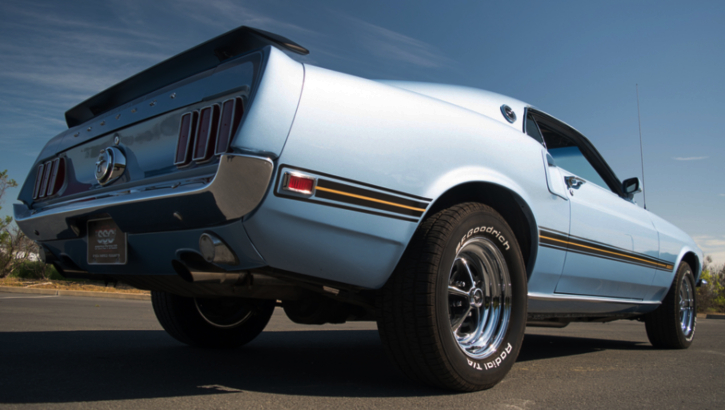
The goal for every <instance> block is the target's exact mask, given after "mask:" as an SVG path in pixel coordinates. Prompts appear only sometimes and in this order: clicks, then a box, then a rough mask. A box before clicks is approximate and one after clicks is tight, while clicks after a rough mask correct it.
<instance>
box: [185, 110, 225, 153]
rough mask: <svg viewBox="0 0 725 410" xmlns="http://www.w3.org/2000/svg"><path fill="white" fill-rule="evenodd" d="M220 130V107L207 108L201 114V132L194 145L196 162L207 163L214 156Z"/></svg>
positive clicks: (197, 134)
mask: <svg viewBox="0 0 725 410" xmlns="http://www.w3.org/2000/svg"><path fill="white" fill-rule="evenodd" d="M218 129H219V105H218V104H214V105H212V106H211V107H206V108H203V109H202V110H201V114H199V131H198V132H197V133H196V144H195V145H194V156H193V157H192V159H193V160H194V161H200V162H201V161H206V160H208V159H209V158H211V157H212V156H213V155H214V148H213V147H214V145H215V144H216V139H217V132H218Z"/></svg>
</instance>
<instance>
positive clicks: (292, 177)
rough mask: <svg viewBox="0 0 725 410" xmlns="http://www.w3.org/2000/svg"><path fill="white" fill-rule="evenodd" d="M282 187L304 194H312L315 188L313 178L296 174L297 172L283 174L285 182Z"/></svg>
mask: <svg viewBox="0 0 725 410" xmlns="http://www.w3.org/2000/svg"><path fill="white" fill-rule="evenodd" d="M283 188H284V189H286V190H288V191H292V192H297V193H300V194H305V195H312V192H313V191H314V189H315V178H312V177H308V176H304V175H297V174H289V173H288V174H285V184H284V185H283Z"/></svg>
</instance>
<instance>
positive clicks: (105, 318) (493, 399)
mask: <svg viewBox="0 0 725 410" xmlns="http://www.w3.org/2000/svg"><path fill="white" fill-rule="evenodd" d="M697 326H698V327H697V334H696V336H695V341H694V343H693V345H692V346H691V347H690V349H687V350H679V351H673V350H657V349H654V348H652V346H651V345H650V344H649V343H648V342H647V336H646V334H645V330H644V325H643V324H642V323H639V322H632V321H618V322H612V323H608V324H572V325H570V326H568V327H566V328H564V329H545V328H529V329H527V332H526V338H525V340H524V346H523V349H522V351H521V354H520V355H519V358H518V360H517V362H516V364H515V365H514V367H513V369H512V370H511V372H510V373H509V375H508V376H507V377H506V378H505V379H504V380H503V382H502V383H500V384H499V385H497V386H495V387H494V388H493V389H490V390H487V391H482V392H476V393H465V394H461V393H450V392H446V391H441V390H437V389H432V388H429V387H426V386H421V385H418V384H415V383H413V382H410V381H408V380H407V379H405V377H404V376H402V375H401V374H400V373H399V372H398V371H397V369H395V367H394V366H393V365H392V364H391V363H390V362H389V361H388V359H387V357H386V356H385V352H384V350H383V347H382V344H381V342H380V339H379V338H378V335H377V331H376V329H375V325H374V323H347V324H343V325H324V326H302V325H296V324H293V323H291V322H290V321H289V320H288V319H287V318H286V317H285V316H284V313H283V312H282V311H280V310H279V309H278V311H277V312H276V313H275V315H274V316H273V318H272V321H271V322H270V325H269V326H268V328H267V330H265V332H264V333H262V335H260V336H259V337H258V338H257V339H256V340H254V341H253V342H252V343H250V344H249V345H247V346H245V347H243V348H241V349H235V350H205V349H195V348H190V347H186V346H185V345H182V344H180V343H178V342H176V341H175V340H174V339H172V338H171V337H169V336H168V335H167V334H166V333H165V332H164V331H163V329H162V328H161V326H160V325H159V324H158V322H157V321H156V318H155V316H154V313H153V309H152V308H151V304H150V302H148V301H138V300H120V299H93V298H87V297H72V296H60V297H59V296H52V295H23V294H13V293H0V408H3V409H4V408H23V409H25V408H43V409H66V408H68V409H69V408H73V409H79V408H80V409H85V408H89V409H99V408H103V409H116V408H123V409H127V408H145V409H168V408H174V409H178V410H181V409H187V408H188V409H192V408H194V409H201V408H203V409H207V408H294V409H300V408H315V409H325V408H335V409H338V408H416V409H421V408H475V409H488V408H490V409H587V410H591V409H608V410H611V409H623V408H632V409H634V408H637V409H640V408H653V409H658V410H659V409H685V408H686V409H723V408H725V342H724V341H725V320H715V319H699V320H698V325H697Z"/></svg>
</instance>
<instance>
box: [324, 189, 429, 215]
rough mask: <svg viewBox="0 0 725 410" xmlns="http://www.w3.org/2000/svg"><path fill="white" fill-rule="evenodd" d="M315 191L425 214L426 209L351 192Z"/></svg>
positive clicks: (334, 190)
mask: <svg viewBox="0 0 725 410" xmlns="http://www.w3.org/2000/svg"><path fill="white" fill-rule="evenodd" d="M315 189H316V190H318V191H325V192H330V193H333V194H338V195H345V196H349V197H352V198H357V199H362V200H365V201H371V202H377V203H380V204H385V205H392V206H397V207H399V208H405V209H410V210H413V211H419V212H425V209H422V208H414V207H412V206H407V205H401V204H396V203H395V202H388V201H383V200H381V199H375V198H370V197H367V196H362V195H355V194H351V193H349V192H343V191H338V190H336V189H330V188H324V187H320V186H318V187H315Z"/></svg>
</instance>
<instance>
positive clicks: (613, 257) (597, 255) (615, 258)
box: [568, 248, 655, 268]
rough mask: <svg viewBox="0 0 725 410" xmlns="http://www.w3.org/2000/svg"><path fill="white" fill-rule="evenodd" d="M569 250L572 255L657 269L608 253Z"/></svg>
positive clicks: (648, 264) (650, 265) (647, 264)
mask: <svg viewBox="0 0 725 410" xmlns="http://www.w3.org/2000/svg"><path fill="white" fill-rule="evenodd" d="M568 250H569V252H571V253H577V254H579V255H586V256H592V257H595V258H600V259H607V260H610V261H615V262H624V263H626V264H628V265H635V266H641V267H645V268H654V267H655V266H653V265H652V264H650V263H647V262H642V261H636V260H633V259H629V258H622V257H621V256H618V255H611V254H607V253H598V252H589V251H590V250H584V249H577V248H569V249H568Z"/></svg>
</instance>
